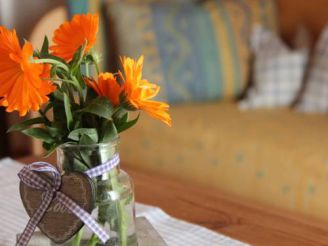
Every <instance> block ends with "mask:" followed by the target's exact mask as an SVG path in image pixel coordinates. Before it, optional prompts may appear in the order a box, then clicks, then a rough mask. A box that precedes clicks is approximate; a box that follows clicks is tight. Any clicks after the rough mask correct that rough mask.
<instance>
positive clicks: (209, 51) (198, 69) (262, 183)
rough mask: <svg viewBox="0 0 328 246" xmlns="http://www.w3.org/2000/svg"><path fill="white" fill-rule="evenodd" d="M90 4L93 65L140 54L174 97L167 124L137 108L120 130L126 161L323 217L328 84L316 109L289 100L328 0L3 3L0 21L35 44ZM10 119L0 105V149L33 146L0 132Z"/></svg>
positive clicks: (166, 95)
mask: <svg viewBox="0 0 328 246" xmlns="http://www.w3.org/2000/svg"><path fill="white" fill-rule="evenodd" d="M87 12H93V13H95V12H96V13H99V15H100V17H101V25H100V31H99V37H98V41H97V44H96V46H95V50H96V51H97V52H98V53H99V54H100V55H101V57H102V68H103V69H104V70H107V71H114V70H115V69H117V66H118V61H119V56H120V55H127V56H131V57H134V58H137V57H138V56H140V55H141V54H143V55H144V56H145V64H144V77H145V78H146V79H148V80H150V81H152V82H155V83H158V84H159V85H160V86H161V94H160V95H159V97H160V99H162V100H165V101H168V102H169V103H170V104H171V105H172V109H171V114H172V117H173V127H172V128H170V129H168V128H166V127H165V126H162V125H161V124H160V123H158V122H153V121H151V120H150V119H148V118H147V116H146V115H143V116H142V119H141V120H142V123H140V124H139V126H137V127H136V128H134V129H133V130H131V131H128V132H127V133H124V135H123V136H122V137H121V139H122V144H121V153H122V159H123V160H124V163H127V165H134V166H138V167H139V168H143V169H147V170H149V171H153V172H160V173H162V174H165V175H170V176H173V177H175V178H177V179H180V180H189V181H192V182H196V183H200V184H203V185H207V186H213V187H216V188H219V189H221V190H225V191H227V192H231V193H234V194H237V195H240V196H244V197H247V198H248V199H253V200H256V201H260V202H264V203H269V204H271V205H274V206H278V207H285V208H288V209H293V210H297V211H301V212H306V213H309V214H312V215H316V216H321V215H324V216H326V217H327V218H328V210H327V208H326V206H325V204H327V199H326V195H325V192H326V190H327V189H325V188H324V187H326V188H328V187H327V186H328V182H327V180H328V168H327V167H328V165H327V163H328V155H327V154H326V152H327V151H326V150H327V147H328V136H327V132H328V119H327V116H326V114H325V113H327V112H328V100H327V103H326V99H325V98H328V93H327V95H325V94H324V95H323V99H321V100H320V105H322V102H323V104H324V105H323V106H322V107H321V108H320V107H319V108H318V107H316V106H314V107H301V106H300V107H297V103H298V102H299V101H303V104H304V103H305V104H306V102H307V98H308V97H305V98H302V97H303V94H304V91H305V94H307V92H306V90H307V87H308V86H307V84H310V83H313V84H315V83H316V82H312V81H306V80H308V77H310V78H311V69H312V70H313V71H315V69H313V66H312V64H313V62H312V61H315V60H316V59H317V58H318V59H319V58H320V57H321V58H320V59H323V58H322V57H326V58H327V57H328V54H327V55H326V56H323V55H322V54H325V53H324V50H328V48H327V49H325V45H328V41H326V39H325V37H326V36H328V35H324V34H322V33H323V32H322V31H323V29H324V27H325V25H326V24H327V21H328V15H327V13H328V0H313V1H308V0H166V1H165V0H162V1H161V0H103V1H101V0H94V1H91V0H90V1H87V0H71V1H68V0H66V1H65V0H56V1H54V0H0V24H1V25H4V26H6V27H7V28H15V29H16V30H17V32H18V34H19V37H20V38H21V41H22V42H23V39H27V40H30V41H31V42H32V43H33V44H34V46H35V47H36V48H38V47H40V45H41V43H42V41H43V37H44V35H47V36H48V37H49V38H50V39H51V37H52V32H53V30H55V29H56V27H58V26H59V25H60V24H61V23H62V22H63V21H65V20H67V19H69V18H70V17H71V16H72V15H73V14H75V13H87ZM254 26H261V28H262V30H265V31H263V32H262V31H257V32H254ZM300 28H301V30H303V31H300ZM304 30H305V31H304ZM327 32H328V31H327ZM300 39H302V40H301V41H304V42H301V41H300ZM295 40H296V41H295ZM320 40H321V41H320ZM299 43H303V44H304V43H306V47H305V48H304V46H302V48H299V47H298V46H299ZM319 43H320V47H319V46H318V44H319ZM254 47H255V48H254ZM263 47H264V48H263ZM316 47H319V48H320V49H319V48H316ZM304 50H305V52H304ZM270 52H271V53H270ZM316 52H317V54H316ZM277 55H278V57H277V58H275V57H276V56H277ZM271 58H272V59H271ZM270 59H271V60H270ZM285 59H286V60H285ZM290 62H291V64H290ZM314 63H315V62H314ZM295 64H296V65H295ZM320 64H321V65H320V66H321V68H320V69H321V70H320V72H322V71H328V65H325V64H328V61H323V63H320ZM295 69H296V70H295ZM281 71H283V72H281ZM295 71H296V72H295ZM281 73H282V74H281ZM313 73H314V72H313ZM307 75H309V76H307ZM317 77H320V81H319V82H320V83H322V86H323V87H322V89H321V87H318V86H317V87H316V89H315V90H314V92H315V93H317V92H318V93H319V94H320V93H321V92H324V91H327V92H328V88H326V87H325V86H324V83H325V81H327V79H328V75H320V76H317ZM266 80H268V82H265V81H266ZM309 80H311V79H309ZM314 80H315V79H314ZM289 82H290V83H289ZM276 87H277V88H276ZM261 88H262V89H261ZM261 93H262V94H261ZM309 93H310V94H311V93H312V91H310V92H309ZM315 93H314V95H310V98H312V99H313V98H318V97H319V95H318V96H317V95H316V94H315ZM312 94H313V93H312ZM321 96H322V95H321ZM303 99H304V100H303ZM312 99H311V100H312ZM295 105H296V108H295ZM315 105H316V104H315ZM303 106H304V105H303ZM302 108H303V109H304V108H306V109H307V110H303V111H304V112H302V113H300V111H302V110H301V109H302ZM297 109H299V110H297ZM308 109H311V110H308ZM305 111H306V112H305ZM308 111H313V112H311V114H308V113H309V112H308ZM18 121H19V117H18V116H17V115H16V114H6V113H5V112H4V110H3V109H0V157H5V156H11V157H19V156H24V155H39V154H42V147H41V145H40V143H38V142H37V141H32V140H31V139H30V138H27V137H24V136H23V135H22V134H19V133H10V134H6V133H5V132H6V130H7V128H8V126H10V125H12V124H13V123H15V122H18Z"/></svg>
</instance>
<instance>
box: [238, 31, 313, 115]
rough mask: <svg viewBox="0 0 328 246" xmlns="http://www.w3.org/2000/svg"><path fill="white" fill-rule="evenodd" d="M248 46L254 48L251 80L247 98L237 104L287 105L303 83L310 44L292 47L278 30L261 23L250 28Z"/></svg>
mask: <svg viewBox="0 0 328 246" xmlns="http://www.w3.org/2000/svg"><path fill="white" fill-rule="evenodd" d="M300 34H302V35H301V36H304V35H303V32H300V33H298V35H297V36H300ZM305 38H306V37H305ZM299 39H300V38H298V40H299ZM306 39H307V38H306ZM300 41H301V40H300ZM302 43H306V40H304V42H302ZM251 46H252V47H253V48H252V50H253V51H254V75H253V78H254V81H253V86H252V87H251V88H250V89H249V90H248V92H247V96H246V98H245V99H244V100H243V101H242V102H241V103H240V104H239V105H240V108H241V109H255V108H273V107H279V106H280V107H281V106H290V105H291V104H292V102H294V101H295V99H296V97H297V96H298V94H299V92H300V89H301V86H302V81H303V75H304V71H305V66H306V65H307V61H308V50H309V47H305V46H303V45H301V46H300V47H293V49H291V48H289V47H288V46H287V44H285V43H284V42H283V41H282V40H281V38H280V37H279V36H278V34H276V33H274V32H272V31H270V30H266V29H264V28H263V27H261V26H256V27H255V28H254V29H253V31H252V35H251Z"/></svg>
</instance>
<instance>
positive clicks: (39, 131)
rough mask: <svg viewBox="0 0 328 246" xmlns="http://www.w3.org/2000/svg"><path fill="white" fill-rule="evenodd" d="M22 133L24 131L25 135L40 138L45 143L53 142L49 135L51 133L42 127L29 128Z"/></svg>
mask: <svg viewBox="0 0 328 246" xmlns="http://www.w3.org/2000/svg"><path fill="white" fill-rule="evenodd" d="M22 133H24V134H25V135H27V136H30V137H34V138H37V139H40V140H42V141H43V142H46V143H53V142H54V139H53V138H52V137H51V135H50V134H49V133H48V131H47V130H45V129H43V128H29V129H26V130H23V131H22Z"/></svg>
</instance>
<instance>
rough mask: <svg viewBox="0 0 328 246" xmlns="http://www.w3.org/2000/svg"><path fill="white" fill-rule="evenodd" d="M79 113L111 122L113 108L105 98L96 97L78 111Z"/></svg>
mask: <svg viewBox="0 0 328 246" xmlns="http://www.w3.org/2000/svg"><path fill="white" fill-rule="evenodd" d="M79 112H85V113H90V114H94V115H97V116H99V117H102V118H105V119H107V120H111V119H112V114H113V106H112V104H111V103H110V101H109V100H108V99H107V98H106V97H97V98H95V99H94V100H92V101H91V102H90V103H89V104H88V105H87V106H86V107H85V108H83V109H81V110H79Z"/></svg>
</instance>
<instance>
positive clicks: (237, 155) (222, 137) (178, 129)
mask: <svg viewBox="0 0 328 246" xmlns="http://www.w3.org/2000/svg"><path fill="white" fill-rule="evenodd" d="M98 11H100V10H99V9H98ZM327 12H328V5H327V4H326V1H325V0H316V1H315V2H313V1H306V0H302V1H298V0H290V1H284V0H277V16H278V17H277V19H278V24H279V26H278V28H277V30H278V31H279V32H280V33H281V34H282V36H283V37H284V38H285V40H287V42H288V41H289V40H290V39H291V37H292V36H293V34H294V32H295V30H296V28H297V26H298V25H299V24H300V23H303V24H304V25H305V26H306V27H307V28H309V30H310V31H311V33H312V34H313V37H314V39H316V38H317V36H318V35H319V33H320V30H321V29H322V27H323V26H324V25H325V23H326V21H328V16H327V15H326V13H327ZM105 29H106V28H105ZM33 35H34V38H35V39H36V40H37V37H38V35H37V33H34V34H33ZM111 41H112V40H108V39H106V41H104V43H105V47H107V48H108V49H110V51H111V52H114V51H117V47H116V46H117V45H118V44H113V43H112V42H111ZM36 42H37V41H36ZM106 44H107V46H106ZM116 58H117V57H116ZM107 59H108V60H110V59H115V55H113V54H112V53H111V54H110V55H109V56H107ZM245 76H246V75H245ZM170 112H171V115H172V119H173V126H172V128H167V127H166V126H164V125H162V124H160V123H158V122H156V121H153V120H152V119H150V118H148V117H147V116H146V115H142V117H140V122H141V123H140V124H138V125H137V126H136V127H134V128H133V129H131V130H129V131H127V132H126V133H123V134H122V135H121V144H120V153H121V157H122V160H123V161H122V162H123V168H124V166H125V165H129V166H133V167H135V168H139V169H143V170H146V171H147V172H154V173H160V174H163V175H166V176H170V177H173V178H175V179H178V180H180V181H181V182H186V185H188V184H190V183H195V184H199V185H202V186H203V187H204V189H206V187H212V188H213V187H214V188H216V189H217V190H220V191H224V192H226V193H228V194H233V195H234V196H240V197H242V198H243V199H247V200H250V201H254V202H257V203H263V204H266V205H269V206H274V207H278V208H282V209H287V210H292V211H296V212H298V213H302V214H306V215H308V216H314V217H317V218H321V219H326V220H328V197H327V196H326V190H328V153H327V151H326V149H327V147H328V117H327V115H324V114H311V115H307V114H302V113H297V112H295V111H294V110H293V109H292V108H291V107H290V108H279V109H270V110H264V109H259V110H252V111H240V110H239V108H238V104H237V100H233V99H232V98H231V97H230V98H222V99H221V100H211V101H204V102H200V101H198V102H192V101H191V102H189V103H186V102H184V103H182V104H179V103H177V104H174V105H173V106H172V108H171V111H170ZM154 185H156V184H154ZM195 195H197V194H195Z"/></svg>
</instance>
